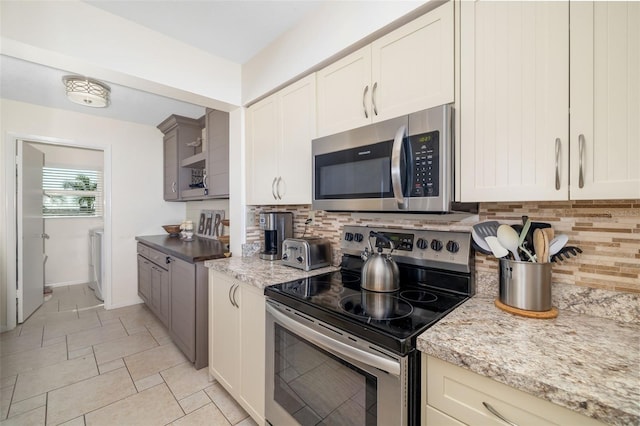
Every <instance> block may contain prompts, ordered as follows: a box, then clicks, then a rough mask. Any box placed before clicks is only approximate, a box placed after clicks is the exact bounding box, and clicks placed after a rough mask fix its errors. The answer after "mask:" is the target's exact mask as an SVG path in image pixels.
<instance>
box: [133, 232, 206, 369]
mask: <svg viewBox="0 0 640 426" xmlns="http://www.w3.org/2000/svg"><path fill="white" fill-rule="evenodd" d="M138 295H139V296H140V297H141V298H142V300H144V302H145V304H146V305H147V307H149V309H150V310H151V311H152V312H153V313H154V314H155V315H156V316H157V317H158V319H159V320H160V321H161V322H162V323H163V324H164V325H165V326H166V327H167V329H168V331H169V336H171V340H172V341H173V342H174V343H175V344H176V346H178V348H180V350H181V351H182V352H183V353H184V354H185V356H186V357H187V358H188V359H189V361H191V362H192V363H194V364H195V367H196V369H200V368H202V367H206V366H207V363H208V339H209V336H208V322H207V315H208V303H209V302H208V275H207V268H205V267H204V262H197V263H191V262H186V261H184V260H181V259H177V258H176V257H174V256H171V255H170V254H168V253H164V252H161V251H159V250H156V249H154V248H151V247H149V246H146V245H144V244H141V243H138Z"/></svg>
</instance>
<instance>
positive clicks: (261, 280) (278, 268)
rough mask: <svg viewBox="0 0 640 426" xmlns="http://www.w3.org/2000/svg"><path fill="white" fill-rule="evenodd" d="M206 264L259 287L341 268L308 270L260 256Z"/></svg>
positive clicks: (221, 260) (330, 267)
mask: <svg viewBox="0 0 640 426" xmlns="http://www.w3.org/2000/svg"><path fill="white" fill-rule="evenodd" d="M204 265H205V266H208V267H209V268H210V269H213V270H215V271H218V272H223V273H225V274H227V275H230V276H232V277H234V278H235V279H237V280H239V281H242V282H244V283H247V284H250V285H252V286H255V287H257V288H259V289H264V288H265V287H268V286H270V285H274V284H279V283H286V282H287V281H293V280H297V279H300V278H306V277H311V276H314V275H319V274H324V273H325V272H331V271H337V270H338V269H339V268H337V267H335V266H327V267H324V268H318V269H314V270H312V271H309V272H306V271H303V270H302V269H296V268H292V267H289V266H283V265H282V264H281V263H280V261H278V260H275V261H269V260H262V259H260V258H259V257H230V258H228V259H220V260H215V261H208V262H205V264H204Z"/></svg>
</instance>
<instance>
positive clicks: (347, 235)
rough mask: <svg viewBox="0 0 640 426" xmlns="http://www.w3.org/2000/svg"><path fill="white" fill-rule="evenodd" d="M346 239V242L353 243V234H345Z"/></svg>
mask: <svg viewBox="0 0 640 426" xmlns="http://www.w3.org/2000/svg"><path fill="white" fill-rule="evenodd" d="M344 239H345V240H346V241H353V234H352V233H351V232H345V234H344Z"/></svg>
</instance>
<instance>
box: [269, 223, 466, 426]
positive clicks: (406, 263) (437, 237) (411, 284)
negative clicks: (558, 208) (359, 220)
mask: <svg viewBox="0 0 640 426" xmlns="http://www.w3.org/2000/svg"><path fill="white" fill-rule="evenodd" d="M372 230H373V231H375V232H377V233H378V235H380V236H378V237H375V244H373V247H374V248H376V249H378V248H381V249H382V251H383V253H385V254H386V253H388V252H390V250H391V244H393V245H394V247H395V250H394V252H393V254H392V256H393V257H394V259H395V260H396V261H397V262H398V267H399V271H400V288H399V289H398V290H397V291H395V292H384V293H383V292H372V291H368V290H365V289H363V288H362V287H361V275H362V273H361V272H362V267H363V264H364V260H363V259H362V258H361V257H360V254H361V252H362V251H363V250H364V248H365V247H366V246H367V245H368V243H367V241H366V237H365V236H368V235H369V233H370V231H372ZM381 236H384V238H382V237H381ZM341 248H342V252H343V254H344V255H343V259H342V264H341V269H340V271H336V272H330V273H326V274H319V275H315V276H311V277H307V278H303V279H299V280H295V281H291V282H287V283H282V284H277V285H274V286H269V287H267V288H266V289H265V295H266V296H267V313H266V315H267V332H266V336H267V337H266V339H267V340H266V348H267V356H266V359H267V365H266V370H267V376H266V383H267V397H266V402H265V404H266V406H265V409H266V418H267V421H268V422H269V423H270V424H274V425H280V424H296V423H300V424H302V425H308V424H313V425H316V424H319V423H320V422H323V423H325V424H355V425H401V426H402V425H413V424H419V422H420V375H421V371H420V356H419V352H418V351H417V349H416V339H417V337H418V336H419V335H420V334H422V333H423V332H424V331H425V330H426V329H427V328H429V327H430V326H431V325H433V324H434V323H436V322H437V321H438V320H439V319H441V318H443V317H444V316H445V315H447V314H448V313H449V312H450V311H452V310H453V309H455V307H457V306H458V305H460V304H461V303H463V302H464V301H465V300H466V299H467V298H469V297H470V296H471V295H473V294H474V284H473V273H472V272H473V271H472V265H473V262H472V250H471V235H470V233H467V232H444V231H429V230H413V229H385V228H368V227H363V226H346V227H344V228H343V233H342V241H341ZM345 413H349V414H348V415H345V416H344V417H343V416H342V415H343V414H345Z"/></svg>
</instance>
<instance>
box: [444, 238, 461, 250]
mask: <svg viewBox="0 0 640 426" xmlns="http://www.w3.org/2000/svg"><path fill="white" fill-rule="evenodd" d="M447 250H448V251H449V252H451V253H457V252H458V251H459V250H460V244H458V242H457V241H453V240H449V242H448V243H447Z"/></svg>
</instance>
